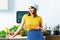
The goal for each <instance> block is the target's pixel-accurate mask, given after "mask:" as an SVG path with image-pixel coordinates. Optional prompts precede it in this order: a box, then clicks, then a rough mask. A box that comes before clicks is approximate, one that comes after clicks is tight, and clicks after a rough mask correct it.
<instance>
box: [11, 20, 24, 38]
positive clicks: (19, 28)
mask: <svg viewBox="0 0 60 40" xmlns="http://www.w3.org/2000/svg"><path fill="white" fill-rule="evenodd" d="M24 23H25V22H24V21H22V22H21V24H20V26H19V27H18V29H17V31H16V32H15V33H14V35H13V36H12V37H11V38H13V37H15V36H16V35H17V34H18V33H19V31H20V30H21V29H22V28H23V25H24Z"/></svg>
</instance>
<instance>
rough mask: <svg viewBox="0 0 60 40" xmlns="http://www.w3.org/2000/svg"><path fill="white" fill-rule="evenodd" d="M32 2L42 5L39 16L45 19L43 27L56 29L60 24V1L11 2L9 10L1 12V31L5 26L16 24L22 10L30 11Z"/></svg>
mask: <svg viewBox="0 0 60 40" xmlns="http://www.w3.org/2000/svg"><path fill="white" fill-rule="evenodd" d="M31 1H34V2H36V3H37V4H39V5H40V8H39V10H38V13H37V14H38V15H40V16H42V18H43V25H44V26H45V24H47V25H48V26H49V27H50V26H52V27H54V26H55V25H57V24H60V22H59V21H60V19H59V17H60V16H59V15H60V5H59V4H60V2H59V1H60V0H37V1H36V0H9V5H8V6H9V9H8V10H5V11H3V10H1V11H0V28H1V29H0V30H2V29H4V27H5V26H7V27H8V28H10V27H12V26H13V25H14V24H17V23H16V12H17V11H19V10H20V11H22V10H28V9H27V8H28V3H30V2H31Z"/></svg>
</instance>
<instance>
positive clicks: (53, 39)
mask: <svg viewBox="0 0 60 40" xmlns="http://www.w3.org/2000/svg"><path fill="white" fill-rule="evenodd" d="M45 40H60V35H55V36H46V37H45Z"/></svg>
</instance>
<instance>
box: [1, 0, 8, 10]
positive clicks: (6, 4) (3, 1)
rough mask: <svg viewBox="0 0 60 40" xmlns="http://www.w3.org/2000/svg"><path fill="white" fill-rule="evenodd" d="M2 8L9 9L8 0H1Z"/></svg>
mask: <svg viewBox="0 0 60 40" xmlns="http://www.w3.org/2000/svg"><path fill="white" fill-rule="evenodd" d="M0 10H8V0H0Z"/></svg>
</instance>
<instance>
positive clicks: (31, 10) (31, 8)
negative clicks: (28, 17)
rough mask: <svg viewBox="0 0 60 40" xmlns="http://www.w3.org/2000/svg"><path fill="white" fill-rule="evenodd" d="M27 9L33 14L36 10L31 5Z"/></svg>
mask: <svg viewBox="0 0 60 40" xmlns="http://www.w3.org/2000/svg"><path fill="white" fill-rule="evenodd" d="M28 11H29V13H30V14H34V13H35V12H36V9H35V8H34V7H32V6H29V7H28Z"/></svg>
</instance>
